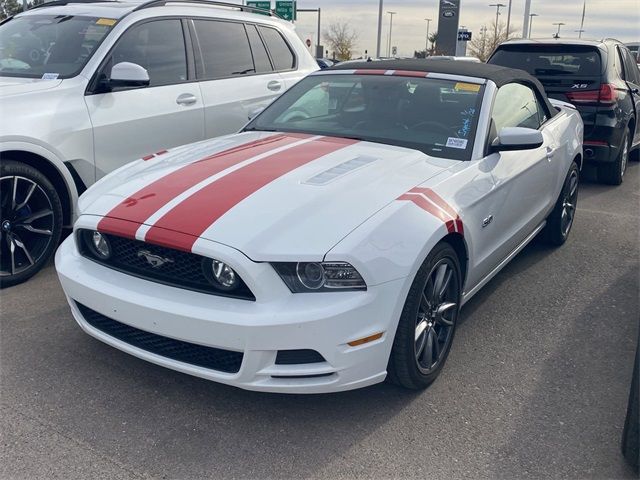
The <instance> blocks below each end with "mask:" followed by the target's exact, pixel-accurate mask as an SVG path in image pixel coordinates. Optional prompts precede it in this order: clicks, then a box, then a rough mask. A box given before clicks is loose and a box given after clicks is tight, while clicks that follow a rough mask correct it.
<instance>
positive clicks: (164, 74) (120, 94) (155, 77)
mask: <svg viewBox="0 0 640 480" xmlns="http://www.w3.org/2000/svg"><path fill="white" fill-rule="evenodd" d="M187 58H188V56H187V50H186V42H185V32H184V28H183V22H182V21H181V20H180V19H177V18H166V19H154V20H150V21H144V22H141V23H137V24H135V25H133V26H131V27H130V28H129V29H128V30H126V31H125V32H124V33H123V34H122V36H121V37H120V38H119V39H118V41H117V43H116V44H115V46H114V48H113V49H112V50H111V52H110V53H109V55H108V56H107V58H106V59H105V61H104V62H103V64H102V66H101V71H100V72H99V73H98V78H106V79H108V78H109V75H110V72H111V68H112V67H113V65H115V64H118V63H121V62H131V63H135V64H138V65H140V66H142V67H144V68H145V69H146V70H147V72H148V74H149V79H150V83H149V86H147V87H142V88H118V89H112V90H111V91H109V90H110V89H109V88H106V89H105V88H102V87H101V86H100V82H96V86H95V87H94V90H93V92H89V94H88V95H86V96H85V101H86V104H87V108H88V110H89V115H90V118H91V122H92V124H93V132H94V151H95V159H96V161H95V163H96V178H100V177H102V176H103V175H105V174H106V173H109V172H110V171H112V170H114V169H116V168H118V167H120V166H122V165H124V164H125V163H127V162H129V161H132V160H135V159H137V158H140V157H143V156H145V155H148V154H150V153H154V152H158V151H160V150H164V149H167V148H171V147H175V146H178V145H183V144H187V143H191V142H195V141H198V140H202V139H203V138H204V111H203V104H202V95H201V93H200V87H199V86H198V83H197V82H196V81H195V79H194V78H193V73H192V72H190V71H189V68H188V62H187Z"/></svg>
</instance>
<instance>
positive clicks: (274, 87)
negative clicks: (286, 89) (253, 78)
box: [267, 80, 282, 92]
mask: <svg viewBox="0 0 640 480" xmlns="http://www.w3.org/2000/svg"><path fill="white" fill-rule="evenodd" d="M267 88H268V89H269V90H271V91H272V92H277V91H278V90H280V89H281V88H282V82H279V81H278V80H271V81H270V82H269V83H267Z"/></svg>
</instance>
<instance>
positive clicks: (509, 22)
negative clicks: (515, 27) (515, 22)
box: [507, 0, 512, 40]
mask: <svg viewBox="0 0 640 480" xmlns="http://www.w3.org/2000/svg"><path fill="white" fill-rule="evenodd" d="M511 1H512V0H509V10H508V11H507V40H509V25H511Z"/></svg>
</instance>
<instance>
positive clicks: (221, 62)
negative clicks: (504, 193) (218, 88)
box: [193, 20, 255, 78]
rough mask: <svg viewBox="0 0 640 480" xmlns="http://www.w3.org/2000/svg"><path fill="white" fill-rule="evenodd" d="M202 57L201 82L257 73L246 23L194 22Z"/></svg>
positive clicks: (199, 66) (199, 63)
mask: <svg viewBox="0 0 640 480" xmlns="http://www.w3.org/2000/svg"><path fill="white" fill-rule="evenodd" d="M193 24H194V26H195V30H196V37H197V43H198V46H199V49H200V54H201V55H200V56H199V55H196V72H197V75H198V78H224V77H233V76H238V75H247V74H250V73H254V72H255V67H254V65H253V58H252V57H251V49H250V48H249V39H248V38H247V33H246V31H245V29H244V25H243V24H242V23H235V22H221V21H217V20H194V21H193Z"/></svg>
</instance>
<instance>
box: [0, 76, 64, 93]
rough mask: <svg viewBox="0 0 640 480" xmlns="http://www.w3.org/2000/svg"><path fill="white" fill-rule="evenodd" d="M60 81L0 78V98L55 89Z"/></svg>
mask: <svg viewBox="0 0 640 480" xmlns="http://www.w3.org/2000/svg"><path fill="white" fill-rule="evenodd" d="M61 82H62V80H42V79H39V78H20V77H0V98H2V97H8V96H11V95H21V94H24V93H31V92H39V91H42V90H49V89H51V88H55V87H57V86H58V85H60V83H61Z"/></svg>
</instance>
